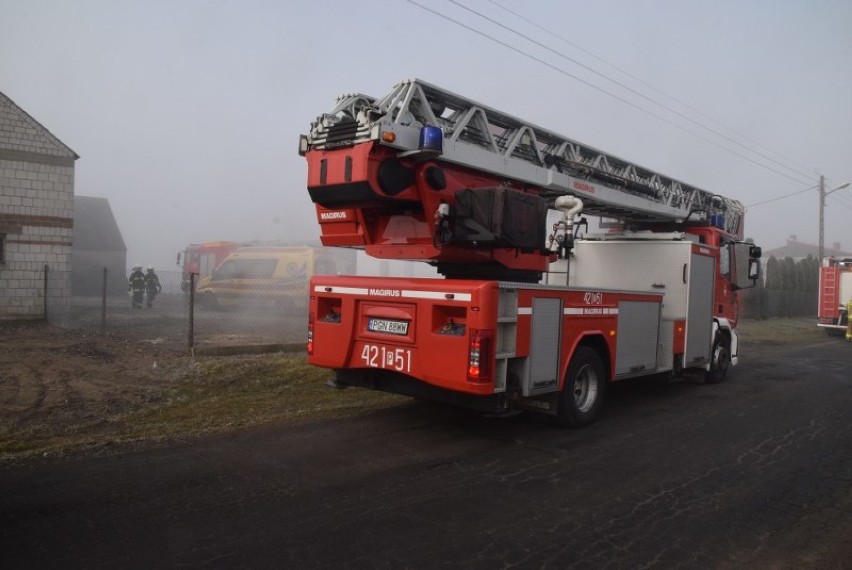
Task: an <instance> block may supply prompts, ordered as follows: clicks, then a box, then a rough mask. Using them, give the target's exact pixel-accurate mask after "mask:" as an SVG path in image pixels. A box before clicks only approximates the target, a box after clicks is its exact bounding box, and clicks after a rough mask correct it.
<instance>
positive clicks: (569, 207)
mask: <svg viewBox="0 0 852 570" xmlns="http://www.w3.org/2000/svg"><path fill="white" fill-rule="evenodd" d="M300 153H301V154H302V155H303V156H304V157H305V158H306V160H307V164H308V181H307V187H308V192H309V194H310V197H311V199H312V201H313V202H314V203H315V204H316V212H317V221H318V222H319V225H320V228H321V239H322V242H323V244H324V245H331V246H348V247H359V248H363V249H365V250H366V252H367V253H368V254H370V255H372V256H375V257H379V258H385V259H411V260H421V261H425V262H428V263H430V264H432V265H433V266H435V267H436V268H437V270H438V271H439V272H440V273H441V274H442V275H444V277H445V279H430V278H420V279H415V278H388V277H382V278H377V277H347V276H315V277H314V278H312V279H311V284H310V292H311V298H310V316H309V333H308V334H309V338H308V361H309V362H310V363H312V364H315V365H317V366H322V367H327V368H331V369H334V370H335V371H336V382H335V383H336V385H337V386H338V387H347V386H361V387H367V388H372V389H377V390H384V391H388V392H395V393H399V394H407V395H412V396H417V397H423V398H431V399H436V400H441V401H445V402H450V403H454V404H459V405H463V406H467V407H470V408H474V409H477V410H482V411H487V412H491V413H501V412H511V411H513V410H533V411H536V412H540V413H543V414H548V415H550V416H553V417H554V418H555V419H556V420H557V421H559V422H560V423H562V424H565V425H570V426H581V425H585V424H588V423H589V422H591V421H592V420H593V419H594V418H595V416H596V415H597V413H598V411H599V410H600V407H601V405H602V403H603V397H604V393H605V390H606V387H607V385H608V384H610V383H612V382H620V381H623V380H627V379H630V378H636V377H641V376H648V375H652V374H668V375H672V376H681V375H684V374H694V375H696V374H697V375H703V376H704V377H705V379H706V381H708V382H719V381H721V380H722V379H724V378H725V375H726V373H727V372H728V368H729V367H730V366H732V365H734V364H736V363H737V359H738V355H739V342H738V339H739V337H738V335H737V329H736V325H737V319H738V310H737V290H739V289H742V288H746V287H751V286H753V285H754V284H755V282H756V280H757V279H758V277H759V275H758V272H759V261H758V258H759V257H760V248H758V247H756V246H755V245H753V244H751V243H747V242H745V241H743V213H744V208H743V206H742V204H741V203H740V202H738V201H736V200H732V199H730V198H726V197H723V196H720V195H718V194H714V193H711V192H707V191H704V190H701V189H699V188H695V187H692V186H689V185H687V184H685V183H682V182H679V181H677V180H674V179H672V178H669V177H667V176H665V175H663V174H660V173H657V172H654V171H652V170H649V169H647V168H644V167H641V166H638V165H636V164H633V163H631V162H628V161H626V160H624V159H621V158H618V157H616V156H613V155H611V154H609V153H606V152H603V151H600V150H597V149H595V148H592V147H589V146H587V145H585V144H582V143H579V142H577V141H574V140H571V139H568V138H566V137H564V136H561V135H559V134H556V133H554V132H552V131H549V130H547V129H544V128H541V127H538V126H536V125H532V124H530V123H528V122H525V121H522V120H520V119H518V118H516V117H513V116H511V115H508V114H505V113H502V112H500V111H497V110H495V109H492V108H490V107H487V106H485V105H482V104H480V103H477V102H475V101H472V100H470V99H468V98H465V97H462V96H460V95H456V94H454V93H451V92H449V91H447V90H444V89H441V88H439V87H437V86H434V85H431V84H429V83H426V82H424V81H420V80H416V79H415V80H408V81H403V82H401V83H399V84H398V85H396V86H395V87H394V88H393V89H392V90H391V91H390V92H389V93H388V94H387V95H385V96H384V97H381V98H378V99H376V98H372V97H368V96H365V95H360V94H349V95H343V96H341V97H339V98H338V100H337V103H336V105H335V107H334V108H333V109H332V110H331V111H330V112H329V113H325V114H323V115H321V116H320V117H319V118H318V119H317V120H316V121H315V122H314V123H313V124H312V125H311V128H310V131H309V132H308V133H307V134H305V135H303V136H302V137H301V139H300ZM584 213H585V214H591V215H594V216H597V217H600V218H602V219H606V220H608V221H609V225H613V222H614V221H617V226H618V228H619V229H618V230H617V231H615V230H612V229H609V230H608V231H606V232H604V233H601V234H599V235H594V234H591V233H590V232H589V231H588V223H587V222H586V218H584V217H582V214H584Z"/></svg>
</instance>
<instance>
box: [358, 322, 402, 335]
mask: <svg viewBox="0 0 852 570" xmlns="http://www.w3.org/2000/svg"><path fill="white" fill-rule="evenodd" d="M367 330H368V331H370V332H377V333H387V334H398V335H401V336H405V335H407V334H408V321H392V320H390V319H370V320H369V321H368V322H367Z"/></svg>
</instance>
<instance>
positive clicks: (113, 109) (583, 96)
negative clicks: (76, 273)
mask: <svg viewBox="0 0 852 570" xmlns="http://www.w3.org/2000/svg"><path fill="white" fill-rule="evenodd" d="M422 3H423V4H424V5H426V4H428V7H429V8H430V9H431V10H435V11H437V12H440V13H442V14H444V15H446V16H448V17H450V18H453V19H455V20H457V21H459V22H462V23H463V24H464V25H466V26H469V28H474V29H476V30H479V31H481V32H483V33H486V34H489V35H491V36H493V37H495V38H498V39H499V40H500V41H501V42H504V43H506V44H509V45H511V46H514V47H515V48H517V49H518V50H522V51H523V52H526V53H527V54H529V56H527V55H524V54H522V53H519V52H518V51H515V50H513V49H510V48H508V47H506V46H504V45H501V44H499V43H496V42H494V41H492V40H490V39H488V38H486V37H483V36H481V35H478V34H477V33H476V32H474V31H472V30H471V29H468V28H465V27H462V26H459V25H457V24H455V23H453V22H451V21H449V20H447V19H444V18H441V17H439V16H437V15H435V14H434V13H431V12H429V11H426V10H424V9H422V8H420V7H418V6H417V5H416V4H415V3H413V2H404V1H392V0H385V1H382V0H372V1H371V0H362V1H359V2H331V1H315V2H280V1H263V2H261V1H252V2H238V1H236V0H235V1H214V0H209V1H201V0H184V1H181V2H174V1H169V2H166V1H152V0H145V1H142V0H138V1H115V0H75V1H74V2H68V1H60V0H3V1H2V2H0V91H2V92H4V93H5V94H6V95H7V96H9V97H10V98H11V99H12V100H13V101H15V102H16V103H17V104H18V105H19V106H20V107H22V108H23V109H24V110H25V111H27V112H28V113H29V114H30V115H32V116H33V117H34V118H35V119H36V120H37V121H39V122H40V123H41V124H42V125H44V126H45V127H46V128H47V129H49V130H50V131H51V132H52V133H53V134H55V135H56V136H57V137H59V138H60V139H61V140H62V141H63V142H64V143H65V144H67V145H68V146H69V147H71V148H72V149H73V150H74V151H76V152H77V153H78V154H79V155H80V159H79V160H78V161H77V163H76V184H75V191H76V194H77V195H80V196H97V197H105V198H108V199H109V201H110V204H111V206H112V209H113V212H114V214H115V216H116V219H117V221H118V223H119V226H120V228H121V231H122V234H123V236H124V240H125V242H126V244H127V248H128V257H127V261H128V264H132V263H136V262H138V263H142V264H145V265H148V264H154V265H156V266H157V267H158V269H162V270H169V269H175V265H174V259H175V254H176V252H177V251H178V250H180V249H182V247H183V246H184V245H186V244H187V243H190V242H200V241H210V240H235V241H248V240H282V241H288V242H299V243H304V242H306V241H312V240H316V239H318V235H319V231H318V225H317V223H316V220H315V217H314V213H313V207H312V204H311V202H310V200H309V198H308V195H307V191H306V190H305V178H306V167H305V164H304V160H303V159H302V158H301V157H299V156H298V154H297V142H298V136H299V134H300V133H303V132H306V131H307V130H308V127H309V125H310V122H311V121H312V120H314V119H315V118H316V117H317V116H318V115H319V114H321V113H323V112H326V111H328V110H330V109H331V107H332V105H333V103H334V98H335V96H336V95H338V94H340V93H346V92H362V93H366V94H369V95H373V96H381V95H384V94H385V93H386V92H387V91H389V90H390V88H391V87H392V86H393V85H394V84H395V83H396V82H397V81H399V80H401V79H406V78H410V77H419V78H422V79H424V80H426V81H429V82H431V83H434V84H436V85H439V86H441V87H445V88H447V89H450V90H452V91H454V92H456V93H459V94H462V95H465V96H467V97H470V98H472V99H474V100H477V101H479V102H481V103H483V104H486V105H489V106H491V107H494V108H497V109H500V110H502V111H504V112H507V113H509V114H512V115H515V116H517V117H520V118H523V119H525V120H528V121H530V122H533V123H536V124H538V125H540V126H543V127H545V128H548V129H550V130H552V131H555V132H558V133H561V134H563V135H565V136H568V137H570V138H573V139H576V140H578V141H582V142H584V143H586V144H589V145H592V146H595V147H597V148H600V149H602V150H605V151H607V152H610V153H613V154H616V155H618V156H621V157H623V158H625V159H628V160H631V161H633V162H636V163H638V164H640V165H643V166H645V167H648V168H651V169H655V170H658V171H660V172H662V173H665V174H667V175H669V176H672V177H675V178H678V179H680V180H682V181H684V182H687V183H689V184H693V185H696V186H699V187H702V188H705V189H707V190H711V191H714V192H718V193H721V194H724V195H726V196H729V197H732V198H735V199H738V200H740V201H742V202H744V203H745V204H747V205H750V204H757V203H759V202H762V203H761V204H758V205H756V206H754V207H753V208H751V209H750V210H749V212H748V214H747V216H746V234H747V235H748V236H751V237H754V238H755V240H756V241H757V242H758V243H759V244H760V245H763V246H764V247H765V248H774V247H778V246H781V245H784V242H785V239H786V238H787V237H788V236H789V235H791V234H794V235H796V236H798V239H799V240H800V241H804V242H809V243H814V244H815V243H817V239H818V220H819V209H818V193H817V191H816V189H813V190H806V189H807V188H809V187H815V186H816V184H817V182H818V175H819V174H823V175H825V176H826V178H827V183H826V185H827V189H828V190H831V189H833V188H835V187H837V186H839V185H840V184H841V183H843V182H845V181H847V180H850V179H852V161H850V157H852V104H850V102H849V98H850V93H852V33H850V31H849V25H850V23H852V3H850V2H848V1H846V0H838V1H821V2H812V1H809V0H799V1H783V0H780V1H779V0H766V1H760V2H758V1H754V2H749V3H744V2H737V1H721V2H712V3H711V2H698V1H690V2H681V1H675V0H672V1H659V0H651V1H646V2H634V1H630V0H623V1H601V2H545V1H525V2H523V3H512V4H509V3H508V0H495V1H489V0H459V2H458V3H454V2H451V1H437V2H427V0H422ZM459 4H462V5H464V6H468V7H470V8H472V9H473V10H476V11H478V12H480V13H482V14H485V15H487V16H488V17H490V18H492V19H494V20H499V21H500V22H502V23H503V25H505V26H507V27H509V28H511V29H513V30H516V31H518V32H520V33H522V34H524V35H526V36H527V38H529V39H525V38H523V37H521V36H519V35H515V34H513V33H512V32H511V31H509V30H507V29H506V28H503V27H500V26H499V25H496V24H494V23H492V22H488V21H486V20H484V19H482V18H480V17H479V16H477V15H476V14H474V13H472V12H470V11H467V10H464V9H462V8H461V7H460V6H459ZM502 6H505V7H509V8H510V9H512V10H513V11H515V12H517V14H518V15H520V16H522V18H521V17H519V16H518V15H513V14H510V13H508V12H507V11H506V10H504V9H503V8H502ZM525 19H526V20H525ZM527 20H529V21H527ZM534 24H538V25H539V26H543V27H544V28H547V29H549V30H551V31H552V32H555V34H557V35H552V34H549V33H547V32H546V31H544V30H543V29H541V28H539V27H536V26H535V25H534ZM530 39H532V40H534V41H533V42H531V41H530ZM566 40H567V41H569V42H570V44H569V43H567V42H566ZM530 56H532V57H530ZM568 58H570V59H568ZM571 60H575V61H576V62H580V63H581V64H582V66H581V65H577V63H574V62H573V61H571ZM583 66H585V67H583ZM588 68H591V69H592V70H594V71H596V72H597V73H598V74H596V73H594V72H593V71H590V69H588ZM599 74H603V75H606V76H608V77H611V78H613V79H616V80H617V81H618V82H619V83H620V84H621V85H617V84H614V83H612V82H610V81H608V80H607V79H606V78H604V77H602V76H601V75H599ZM589 83H590V84H592V85H596V86H599V87H601V88H602V89H604V90H606V91H608V92H609V93H611V94H612V95H615V96H612V95H608V94H606V93H604V92H602V91H600V90H597V89H595V88H593V87H590V86H589V85H588V84H589ZM624 86H627V87H629V88H630V89H631V90H632V91H631V90H626V89H625V88H624ZM636 92H639V93H642V94H643V95H644V97H642V96H639V95H637V94H636ZM653 101H656V102H659V103H662V104H663V105H665V106H666V107H668V108H665V107H661V106H659V105H655V104H654V103H653ZM641 109H646V110H648V111H650V113H649V112H643V111H642V110H641ZM672 110H674V111H675V113H672ZM704 127H709V129H708V128H704ZM755 151H756V152H755ZM789 194H794V195H793V196H791V197H788V198H783V199H782V198H781V197H783V196H785V195H789ZM850 216H852V188H847V189H845V190H839V191H837V192H835V193H832V194H830V195H829V197H828V200H827V207H826V218H825V228H826V230H825V242H826V244H827V245H831V244H832V243H833V242H840V243H841V244H842V245H843V246H844V247H845V248H846V249H852V224H850V223H849V222H848V220H849V218H850Z"/></svg>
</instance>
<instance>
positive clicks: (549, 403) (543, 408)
mask: <svg viewBox="0 0 852 570" xmlns="http://www.w3.org/2000/svg"><path fill="white" fill-rule="evenodd" d="M559 394H560V392H550V393H548V394H538V395H536V396H528V397H526V398H518V399H517V400H513V401H512V407H513V408H515V409H518V410H524V411H529V412H537V413H539V414H545V415H548V416H555V415H556V413H557V410H558V409H559Z"/></svg>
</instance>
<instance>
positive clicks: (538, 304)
mask: <svg viewBox="0 0 852 570" xmlns="http://www.w3.org/2000/svg"><path fill="white" fill-rule="evenodd" d="M531 325H532V326H531V330H530V356H529V366H528V368H527V375H526V378H524V391H523V392H524V396H534V395H536V394H546V393H548V392H555V391H556V389H557V387H558V386H559V344H560V339H561V337H562V334H561V331H562V299H550V298H534V299H533V302H532V323H531Z"/></svg>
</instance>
